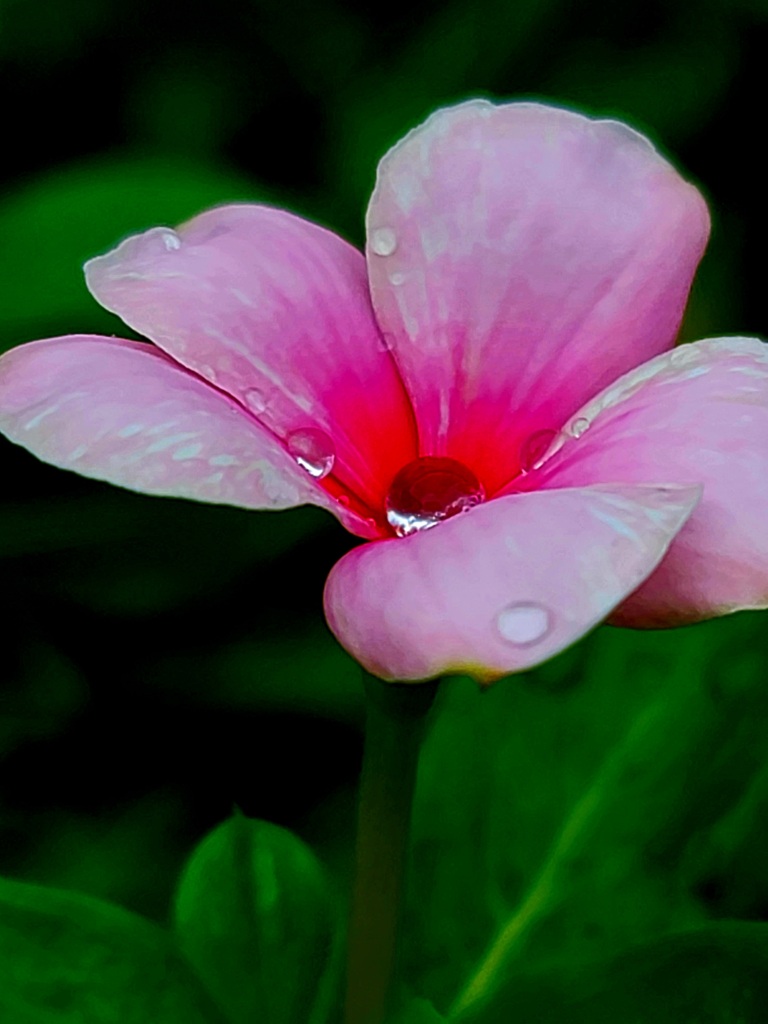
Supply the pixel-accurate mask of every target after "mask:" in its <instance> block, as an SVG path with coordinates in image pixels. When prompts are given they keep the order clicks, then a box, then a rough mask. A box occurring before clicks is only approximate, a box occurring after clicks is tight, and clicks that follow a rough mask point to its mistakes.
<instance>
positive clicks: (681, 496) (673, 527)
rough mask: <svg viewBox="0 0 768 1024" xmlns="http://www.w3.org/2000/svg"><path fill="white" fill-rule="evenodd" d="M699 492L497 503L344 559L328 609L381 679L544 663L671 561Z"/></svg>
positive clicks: (513, 498) (660, 489)
mask: <svg viewBox="0 0 768 1024" xmlns="http://www.w3.org/2000/svg"><path fill="white" fill-rule="evenodd" d="M699 494H700V491H699V489H698V488H696V487H677V486H671V485H670V486H654V487H643V486H640V487H633V486H621V485H618V486H614V487H589V488H578V489H573V490H561V491H543V492H537V493H531V494H516V495H510V496H508V497H505V498H498V499H496V500H493V501H490V502H488V503H487V504H485V505H482V506H479V507H477V508H475V509H473V510H472V511H471V512H469V513H466V514H464V515H460V516H457V517H455V518H454V519H451V520H448V521H447V522H445V523H442V524H440V525H438V526H436V527H434V528H432V529H430V530H426V531H424V532H422V533H417V534H413V535H412V536H410V537H405V538H401V539H396V540H386V541H378V542H376V543H373V544H366V545H364V546H362V547H358V548H355V549H354V550H353V551H351V552H349V554H347V555H346V556H345V557H344V558H342V560H341V561H340V562H339V563H338V564H337V565H336V566H335V567H334V568H333V570H332V572H331V574H330V576H329V578H328V582H327V585H326V590H325V611H326V615H327V618H328V622H329V625H330V627H331V629H332V631H333V633H334V634H335V635H336V637H337V638H338V640H339V641H340V643H341V644H342V645H343V646H344V647H345V648H346V649H347V650H348V651H349V652H350V653H351V654H352V655H353V656H354V657H355V658H357V659H358V661H360V662H361V663H362V664H363V666H364V667H365V668H366V669H368V670H369V671H370V672H373V673H374V674H375V675H378V676H380V677H382V678H384V679H388V680H406V681H410V680H420V679H429V678H432V677H434V676H436V675H440V674H442V673H446V672H461V673H467V674H469V675H472V676H474V677H475V678H477V679H479V680H480V681H482V682H490V681H492V680H494V679H496V678H498V677H499V676H502V675H505V674H507V673H509V672H516V671H521V670H524V669H527V668H530V667H532V666H533V665H536V664H538V663H539V662H542V661H544V660H546V659H547V658H549V657H551V656H552V655H554V654H557V653H558V652H559V651H561V650H563V648H565V647H567V646H568V645H569V644H572V643H573V642H574V641H575V640H578V639H579V637H581V636H582V635H583V634H584V633H586V632H587V631H588V630H589V629H591V628H592V627H593V626H595V625H596V624H597V623H598V622H600V621H601V620H602V619H604V618H605V617H606V616H607V615H608V614H609V613H610V612H611V611H612V610H613V609H614V608H615V607H616V606H617V605H618V604H619V602H621V601H622V600H623V599H624V598H626V596H627V595H628V594H630V593H631V592H632V591H633V590H634V589H635V588H636V587H637V586H638V585H639V584H640V583H641V582H642V581H643V580H644V579H645V578H646V577H647V576H648V575H649V574H650V573H651V572H652V571H653V569H654V568H655V567H656V566H657V565H658V564H659V562H660V561H661V559H662V558H663V556H664V554H665V552H666V550H667V547H668V545H669V543H670V541H671V540H672V538H673V537H674V536H675V534H676V533H677V532H678V530H680V528H681V527H682V525H683V524H684V523H685V521H686V519H687V518H688V516H689V515H690V513H691V511H692V510H693V508H694V507H695V505H696V502H697V501H698V498H699Z"/></svg>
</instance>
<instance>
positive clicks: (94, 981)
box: [0, 879, 221, 1024]
mask: <svg viewBox="0 0 768 1024" xmlns="http://www.w3.org/2000/svg"><path fill="white" fill-rule="evenodd" d="M0 1020H2V1021H4V1022H5V1021H7V1024H148V1022H149V1021H151V1022H152V1024H218V1022H220V1021H221V1017H220V1016H219V1014H218V1013H217V1011H215V1010H214V1008H213V1006H212V1004H211V1002H210V1000H209V998H208V997H207V996H206V994H205V993H204V992H203V991H202V989H201V986H200V984H199V982H198V981H197V979H196V978H195V977H194V975H193V974H192V972H191V971H190V970H189V968H188V966H187V965H186V964H185V963H184V962H183V960H182V959H181V958H180V957H179V956H178V953H177V951H176V950H175V948H174V946H173V943H172V940H171V938H170V936H169V935H168V934H167V933H166V932H165V931H164V930H163V929H161V928H159V927H158V926H156V925H153V924H151V923H150V922H149V921H145V920H144V919H143V918H140V917H138V916H137V915H135V914H131V913H129V912H128V911H126V910H122V909H120V908H119V907H116V906H113V905H111V904H109V903H104V902H101V901H100V900H94V899H92V898H90V897H86V896H80V895H77V894H74V893H65V892H61V891H58V890H55V889H46V888H44V887H42V886H38V885H27V884H25V883H22V882H12V881H8V880H7V879H0Z"/></svg>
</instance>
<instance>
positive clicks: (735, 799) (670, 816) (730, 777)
mask: <svg viewBox="0 0 768 1024" xmlns="http://www.w3.org/2000/svg"><path fill="white" fill-rule="evenodd" d="M763 635H764V620H763V619H762V618H761V617H760V616H759V615H742V616H739V617H733V618H731V619H728V620H722V621H720V622H716V623H708V624H706V625H703V626H699V627H696V628H695V629H690V630H685V631H677V632H675V633H671V632H670V633H666V634H648V633H641V634H631V633H627V632H625V631H618V630H610V629H603V630H601V631H599V632H598V633H597V634H595V635H594V636H593V637H592V638H590V639H589V640H588V641H587V642H585V643H583V644H581V645H579V647H577V648H575V649H573V650H571V651H569V652H567V653H566V654H564V655H563V656H561V657H560V658H558V659H555V660H554V661H552V662H550V663H549V664H548V665H546V666H543V667H542V668H541V669H539V670H537V671H536V672H534V673H531V674H530V675H529V676H527V677H524V678H510V679H508V680H503V681H501V682H499V683H497V684H496V685H495V686H494V687H492V688H491V689H490V690H488V691H486V692H480V691H479V690H478V688H477V687H476V686H474V685H473V684H471V683H470V682H469V681H468V680H450V681H448V682H447V683H446V684H445V686H444V692H443V705H442V707H441V708H439V710H438V714H437V716H436V724H435V727H434V730H433V732H432V734H431V735H430V736H429V737H428V740H427V742H426V744H425V750H424V757H423V762H422V766H421V769H422V770H421V776H420V787H419V792H418V794H417V807H416V812H415V822H414V834H415V850H414V871H413V884H412V894H413V899H412V901H411V904H410V907H409V910H408V929H407V940H406V941H407V950H406V977H407V981H408V983H409V984H410V986H411V987H412V988H413V990H414V991H418V992H420V993H421V994H423V995H425V996H426V997H428V998H430V999H432V1000H433V1001H434V1002H435V1004H436V1005H437V1007H438V1008H439V1009H447V1008H448V1007H449V1006H453V1007H454V1011H456V1009H457V1008H461V1009H464V1008H466V1007H467V1006H469V1005H471V1004H472V1002H473V1001H475V1000H476V999H478V998H480V997H481V996H484V995H486V994H487V993H488V992H492V991H493V989H494V988H495V987H496V985H497V984H499V983H500V980H501V979H502V978H503V977H505V976H506V975H508V974H509V972H510V971H513V970H518V971H519V970H522V969H529V970H532V969H540V968H541V967H542V965H545V964H547V963H553V962H558V963H580V962H584V961H585V960H589V959H596V958H600V957H604V956H608V955H610V954H611V953H612V952H613V951H614V950H615V949H620V948H623V947H625V946H627V945H629V944H631V943H633V942H638V941H644V940H651V939H652V938H654V937H655V936H657V935H659V934H662V933H665V932H668V931H670V930H679V929H682V928H687V927H693V926H696V925H698V924H700V923H701V922H703V921H704V920H705V919H706V917H707V915H708V914H709V913H711V912H712V909H713V908H711V907H710V906H707V905H706V903H705V902H704V901H703V900H702V899H701V898H700V894H701V893H702V892H703V891H704V890H705V889H706V885H707V883H708V880H709V878H710V877H711V873H712V869H713V868H712V865H713V863H715V862H716V861H717V854H718V852H720V854H722V853H723V851H724V850H727V849H728V847H727V842H726V839H725V837H726V836H729V835H731V833H732V831H734V830H738V829H741V832H742V833H744V832H745V831H749V830H748V826H747V824H745V821H744V818H745V816H744V815H740V814H739V813H738V808H739V806H740V804H741V803H742V801H743V800H744V799H745V798H746V794H752V796H751V801H752V805H753V807H754V806H761V805H762V806H765V804H764V802H762V803H761V801H764V800H765V795H766V794H765V786H766V779H765V776H766V773H765V771H764V766H765V753H764V752H765V749H766V746H768V691H766V688H765V686H764V677H765V664H766V653H765V641H764V639H762V638H763ZM758 780H762V788H761V786H760V785H759V784H758ZM755 787H757V789H755ZM746 818H747V820H749V815H747V816H746ZM729 822H733V824H732V826H731V825H729V824H728V823H729ZM710 834H712V835H716V836H717V837H718V846H717V849H716V850H714V849H713V848H712V844H711V842H709V841H705V840H704V838H703V837H706V836H709V835H710ZM762 836H763V842H764V841H765V831H764V830H763V832H762ZM729 856H732V855H730V854H729ZM754 913H755V914H757V913H759V908H755V910H754Z"/></svg>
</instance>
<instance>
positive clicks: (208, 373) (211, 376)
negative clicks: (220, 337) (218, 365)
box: [200, 363, 216, 384]
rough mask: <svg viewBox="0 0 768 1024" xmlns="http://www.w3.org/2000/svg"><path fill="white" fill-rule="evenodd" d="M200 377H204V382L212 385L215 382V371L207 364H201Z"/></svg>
mask: <svg viewBox="0 0 768 1024" xmlns="http://www.w3.org/2000/svg"><path fill="white" fill-rule="evenodd" d="M200 376H201V377H205V379H206V380H209V381H210V382H211V383H212V384H213V383H214V382H215V380H216V371H215V370H214V368H213V367H212V366H211V365H210V364H209V363H202V364H201V366H200Z"/></svg>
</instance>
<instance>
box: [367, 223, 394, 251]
mask: <svg viewBox="0 0 768 1024" xmlns="http://www.w3.org/2000/svg"><path fill="white" fill-rule="evenodd" d="M396 248H397V235H396V234H395V232H394V231H393V230H392V228H376V230H375V231H373V232H372V233H371V249H372V250H373V251H374V252H375V253H376V255H377V256H391V255H392V253H393V252H394V251H395V249H396Z"/></svg>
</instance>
